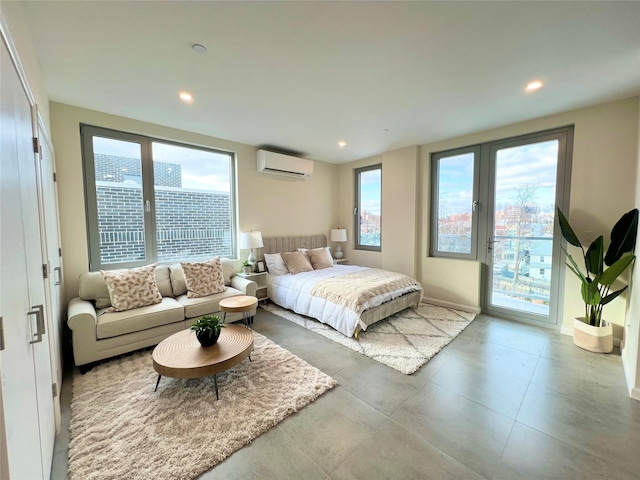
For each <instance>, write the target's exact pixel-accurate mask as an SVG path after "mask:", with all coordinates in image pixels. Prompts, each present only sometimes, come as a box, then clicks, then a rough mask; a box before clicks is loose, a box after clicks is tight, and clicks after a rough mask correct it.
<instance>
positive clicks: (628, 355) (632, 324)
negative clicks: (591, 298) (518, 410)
mask: <svg viewBox="0 0 640 480" xmlns="http://www.w3.org/2000/svg"><path fill="white" fill-rule="evenodd" d="M639 103H640V101H639ZM639 117H640V113H639ZM638 123H639V124H640V119H639V122H638ZM637 145H638V148H637V153H636V155H637V158H638V165H640V131H639V132H638V144H637ZM635 194H636V199H635V206H636V208H640V172H637V173H636V188H635ZM639 252H640V238H639V239H638V240H637V242H636V255H638V254H639ZM629 297H630V301H629V309H628V311H627V318H626V322H625V327H624V342H623V348H622V362H623V364H624V369H625V374H626V377H627V385H628V386H629V393H630V394H631V396H632V397H633V398H635V399H636V400H640V355H639V354H640V266H638V265H637V260H636V265H635V266H634V268H633V275H632V278H631V293H630V295H629Z"/></svg>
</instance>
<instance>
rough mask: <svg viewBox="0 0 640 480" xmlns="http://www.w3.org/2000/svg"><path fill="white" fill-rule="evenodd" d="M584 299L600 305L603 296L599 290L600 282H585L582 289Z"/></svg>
mask: <svg viewBox="0 0 640 480" xmlns="http://www.w3.org/2000/svg"><path fill="white" fill-rule="evenodd" d="M580 292H581V293H582V300H583V301H584V303H586V304H587V305H599V304H600V300H602V296H601V295H600V291H599V290H598V284H597V283H595V282H583V283H582V287H581V289H580Z"/></svg>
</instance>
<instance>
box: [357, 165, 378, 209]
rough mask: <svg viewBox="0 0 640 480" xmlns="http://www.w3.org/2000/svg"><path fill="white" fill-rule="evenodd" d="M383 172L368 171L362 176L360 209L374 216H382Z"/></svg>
mask: <svg viewBox="0 0 640 480" xmlns="http://www.w3.org/2000/svg"><path fill="white" fill-rule="evenodd" d="M381 183H382V177H381V170H379V169H378V170H367V171H365V172H362V173H361V174H360V208H361V210H363V211H365V212H368V213H371V214H373V215H380V201H381V191H380V188H381Z"/></svg>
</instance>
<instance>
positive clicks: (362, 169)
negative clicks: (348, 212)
mask: <svg viewBox="0 0 640 480" xmlns="http://www.w3.org/2000/svg"><path fill="white" fill-rule="evenodd" d="M373 170H380V200H382V163H377V164H375V165H367V166H366V167H359V168H355V169H354V170H353V171H354V175H355V194H356V195H355V197H356V198H355V205H356V206H355V209H354V211H353V215H354V226H355V230H354V231H355V235H354V236H355V239H354V245H353V248H354V250H365V251H369V252H381V251H382V201H381V202H380V204H381V210H380V245H379V246H373V245H362V244H361V243H360V212H361V211H362V208H361V197H362V195H361V194H360V193H361V192H360V189H361V182H360V175H361V174H362V173H365V172H370V171H373Z"/></svg>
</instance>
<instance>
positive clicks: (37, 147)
mask: <svg viewBox="0 0 640 480" xmlns="http://www.w3.org/2000/svg"><path fill="white" fill-rule="evenodd" d="M33 153H40V142H38V137H33Z"/></svg>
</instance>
